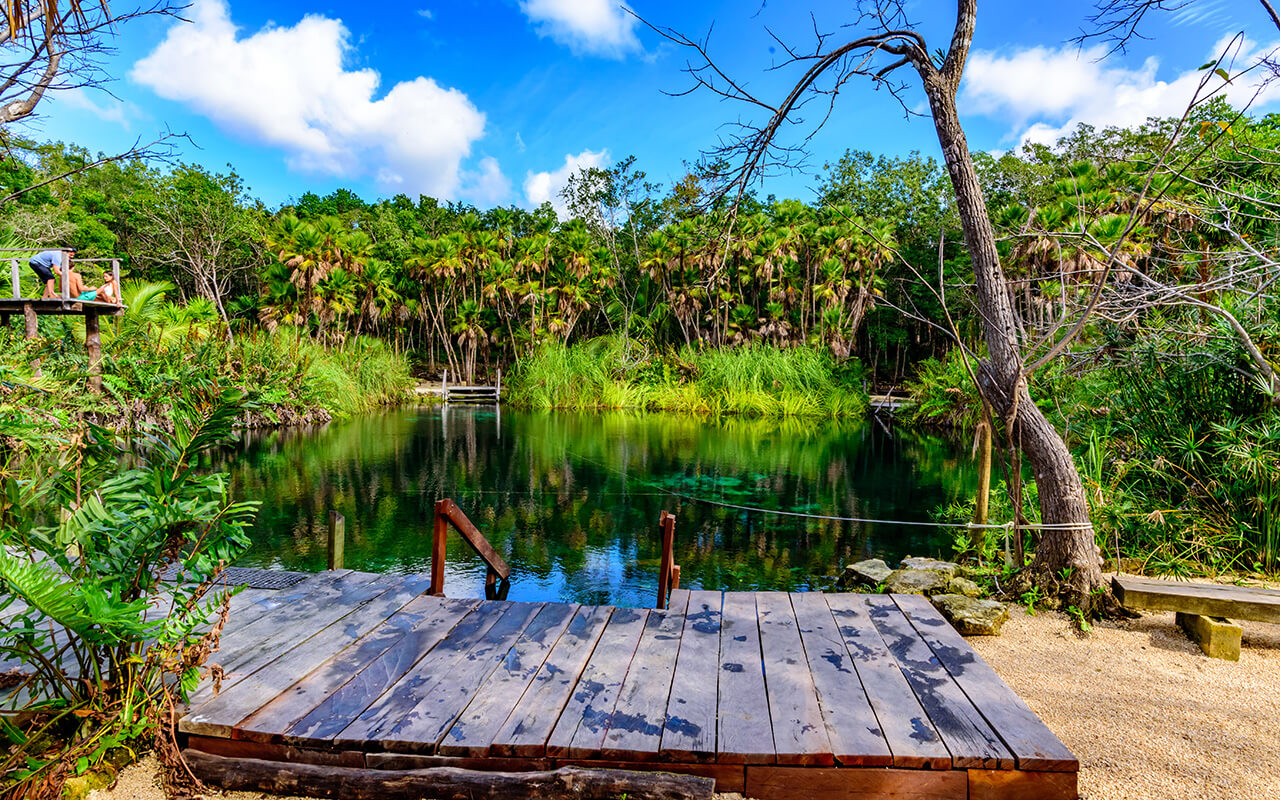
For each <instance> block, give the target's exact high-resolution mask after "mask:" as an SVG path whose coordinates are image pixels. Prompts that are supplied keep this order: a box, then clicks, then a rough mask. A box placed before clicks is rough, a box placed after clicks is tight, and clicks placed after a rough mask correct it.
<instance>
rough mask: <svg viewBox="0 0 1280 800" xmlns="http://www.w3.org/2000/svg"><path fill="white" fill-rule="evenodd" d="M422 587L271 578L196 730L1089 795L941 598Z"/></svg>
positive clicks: (360, 577) (757, 791)
mask: <svg viewBox="0 0 1280 800" xmlns="http://www.w3.org/2000/svg"><path fill="white" fill-rule="evenodd" d="M425 585H426V584H425V579H424V577H423V576H402V577H388V576H375V575H370V574H368V573H359V572H349V571H342V572H339V573H324V574H321V575H318V576H315V577H313V578H309V579H308V580H306V581H304V582H303V583H300V584H297V585H296V586H293V587H290V588H289V589H283V590H280V592H279V593H280V594H281V595H282V597H281V598H280V599H279V601H278V602H276V601H273V600H272V599H271V598H270V597H269V596H268V595H269V594H270V592H269V591H267V590H253V591H255V592H256V594H255V595H253V596H250V597H248V598H246V599H245V600H242V601H241V602H240V603H238V604H237V607H236V610H235V611H234V612H233V615H232V620H231V622H230V623H229V625H228V633H227V635H226V636H225V637H224V642H223V647H222V649H221V651H220V652H218V653H216V654H215V655H214V657H213V659H212V660H213V661H215V662H219V663H221V664H223V665H224V667H226V670H227V675H226V677H225V678H224V681H223V685H222V689H221V692H220V693H218V694H217V695H216V696H215V695H214V693H213V692H212V691H211V687H207V686H202V687H201V688H200V690H198V692H197V694H196V696H195V697H194V698H193V703H192V707H191V708H190V710H189V711H188V712H186V713H185V714H184V715H183V716H182V717H181V719H180V720H179V730H180V731H181V732H182V733H183V734H185V735H186V736H187V740H188V747H189V748H191V749H193V750H196V751H200V752H203V753H207V754H212V755H216V756H224V757H229V758H237V759H257V760H265V761H268V762H277V764H276V767H277V768H278V769H279V770H283V771H285V772H287V770H288V764H291V763H292V764H309V765H320V766H327V767H332V768H336V767H341V768H343V769H361V770H374V771H377V770H387V771H396V770H413V769H423V768H430V767H436V766H455V767H463V768H467V769H478V770H487V771H504V772H526V771H528V772H532V771H543V770H553V769H557V768H560V767H564V766H589V767H596V768H615V769H630V770H639V771H663V772H674V773H681V774H689V775H700V776H706V777H712V778H715V780H716V791H720V792H743V793H745V794H746V795H747V796H749V797H754V798H759V799H760V800H775V798H776V799H777V800H782V798H793V797H800V796H804V797H818V798H832V800H836V799H838V798H850V799H852V798H868V797H873V796H893V797H914V798H934V799H935V800H943V799H944V798H957V799H960V798H964V799H966V800H967V799H968V798H973V799H974V800H976V799H977V798H1010V799H1012V798H1030V797H1035V798H1045V799H1046V800H1055V799H1056V798H1064V799H1067V800H1070V799H1071V798H1075V797H1077V792H1076V773H1077V770H1078V762H1077V761H1076V759H1075V757H1074V756H1073V755H1072V754H1071V753H1070V752H1069V751H1068V750H1067V748H1066V747H1065V746H1064V745H1063V744H1062V743H1061V742H1060V741H1059V740H1058V739H1057V737H1056V736H1054V734H1053V733H1052V732H1051V731H1049V729H1048V728H1047V727H1045V725H1044V724H1043V723H1042V722H1041V721H1040V720H1039V719H1038V718H1037V717H1036V716H1035V714H1034V713H1033V712H1032V711H1031V710H1030V709H1029V708H1028V707H1027V706H1026V704H1025V703H1023V702H1022V701H1021V700H1020V699H1019V698H1018V697H1017V696H1016V695H1015V694H1014V693H1013V691H1012V690H1011V689H1009V687H1008V686H1007V685H1006V684H1004V682H1003V681H1001V680H1000V679H999V677H998V676H996V674H995V673H994V672H993V671H992V670H991V668H990V667H988V666H987V665H986V664H985V663H984V662H983V661H982V659H981V658H980V657H979V656H978V655H977V654H976V653H975V652H974V651H973V649H972V648H970V647H969V645H968V644H967V643H966V642H965V641H964V639H963V638H962V637H960V636H959V635H958V634H957V633H956V632H955V631H954V629H952V628H951V626H950V625H948V624H947V623H946V621H945V620H943V618H942V617H941V616H939V615H938V613H937V612H936V611H935V610H934V609H933V607H932V606H931V605H930V604H929V603H928V602H927V601H925V600H924V599H923V598H919V597H912V596H880V595H857V594H822V593H817V592H813V593H783V592H728V593H721V592H709V591H689V590H677V591H675V592H673V593H672V595H671V600H670V608H669V609H667V610H663V611H658V610H647V609H627V608H614V607H610V606H586V605H577V604H572V603H517V602H506V601H497V600H459V599H449V598H443V597H434V596H430V595H426V594H423V591H424V589H425ZM242 597H243V595H242ZM237 599H239V598H237ZM241 616H243V617H244V619H241V620H237V617H241ZM386 774H387V775H391V774H392V772H387V773H386Z"/></svg>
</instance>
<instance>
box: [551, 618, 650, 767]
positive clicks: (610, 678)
mask: <svg viewBox="0 0 1280 800" xmlns="http://www.w3.org/2000/svg"><path fill="white" fill-rule="evenodd" d="M648 617H649V612H648V611H645V610H643V609H634V608H619V609H615V610H614V612H613V615H612V616H610V617H609V624H608V625H607V626H605V629H604V633H602V634H601V635H600V641H599V642H598V643H597V644H596V649H595V651H594V652H593V653H592V654H591V658H590V659H589V660H588V661H587V666H586V667H585V668H584V669H583V671H582V676H581V677H580V678H579V679H578V683H577V685H576V686H574V690H573V695H572V696H571V697H570V698H569V702H568V703H566V704H565V707H564V711H563V713H561V715H560V721H559V722H557V723H556V726H555V728H554V729H553V730H552V731H551V736H550V737H549V738H548V739H547V755H548V756H552V757H559V758H594V757H596V756H597V755H599V753H600V747H601V745H603V744H604V736H605V733H607V732H608V730H609V719H610V717H611V716H612V715H613V709H614V706H615V705H616V704H617V702H618V692H619V691H620V690H621V689H622V681H623V679H625V678H626V675H627V669H628V668H630V666H631V658H632V656H634V655H635V652H636V647H637V646H638V645H639V644H640V634H641V633H643V632H644V626H645V623H646V621H647V620H648Z"/></svg>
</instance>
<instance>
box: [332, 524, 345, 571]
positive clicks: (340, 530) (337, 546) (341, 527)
mask: <svg viewBox="0 0 1280 800" xmlns="http://www.w3.org/2000/svg"><path fill="white" fill-rule="evenodd" d="M346 549H347V518H346V517H344V516H342V515H341V514H339V513H338V512H337V511H330V512H329V569H342V563H343V561H344V558H345V556H346Z"/></svg>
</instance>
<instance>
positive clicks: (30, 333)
mask: <svg viewBox="0 0 1280 800" xmlns="http://www.w3.org/2000/svg"><path fill="white" fill-rule="evenodd" d="M22 316H23V319H24V320H25V322H26V330H25V331H24V335H25V336H26V337H27V338H28V339H34V338H36V335H37V334H39V332H40V326H39V322H38V321H37V320H36V310H35V309H34V308H32V307H31V304H30V303H23V304H22Z"/></svg>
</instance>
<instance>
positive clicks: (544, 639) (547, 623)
mask: <svg viewBox="0 0 1280 800" xmlns="http://www.w3.org/2000/svg"><path fill="white" fill-rule="evenodd" d="M579 608H580V607H579V606H578V605H577V604H566V603H550V604H548V605H547V606H546V607H545V608H544V609H542V612H541V613H540V614H538V616H537V618H536V619H534V621H533V622H532V623H530V624H529V627H528V628H527V629H525V632H524V635H523V636H521V637H520V640H519V641H518V642H516V644H515V646H514V647H512V648H511V650H510V652H509V653H508V654H507V656H506V658H504V659H503V661H502V663H501V664H500V665H499V666H498V668H497V669H496V670H494V672H493V674H492V675H490V676H489V679H488V680H487V681H485V683H484V685H483V686H481V687H480V690H479V691H477V692H476V695H475V697H474V698H472V700H471V704H470V705H468V706H467V708H466V710H465V711H464V712H463V713H462V715H461V716H460V717H459V718H458V721H457V722H455V723H454V724H453V727H451V728H449V731H448V733H446V734H445V736H444V739H443V740H442V741H441V742H440V745H439V746H438V748H437V752H439V753H441V754H442V755H453V756H481V755H484V754H485V753H488V752H489V746H490V745H491V744H492V743H493V739H494V737H495V736H496V735H497V733H498V731H499V729H500V728H501V727H502V724H503V723H504V722H506V720H507V717H508V716H510V714H511V710H512V709H513V708H515V707H516V705H517V703H519V701H520V699H521V697H523V696H524V693H525V690H526V689H528V688H529V684H530V683H531V682H532V681H533V679H534V676H535V675H537V674H538V671H539V670H540V669H541V668H542V667H543V665H544V663H545V662H546V660H547V657H548V656H549V655H550V653H551V651H552V648H553V647H555V645H556V644H557V643H558V642H559V641H560V637H561V636H562V635H563V634H564V632H565V630H566V629H567V628H568V627H569V623H570V622H571V621H572V620H573V619H574V618H575V617H576V616H577V614H578V611H579Z"/></svg>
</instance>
